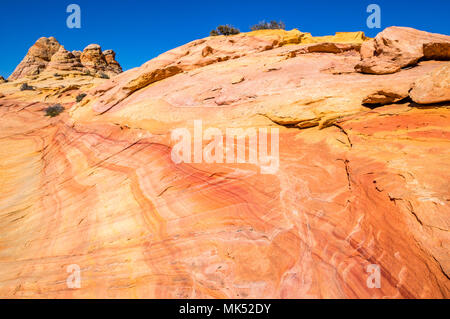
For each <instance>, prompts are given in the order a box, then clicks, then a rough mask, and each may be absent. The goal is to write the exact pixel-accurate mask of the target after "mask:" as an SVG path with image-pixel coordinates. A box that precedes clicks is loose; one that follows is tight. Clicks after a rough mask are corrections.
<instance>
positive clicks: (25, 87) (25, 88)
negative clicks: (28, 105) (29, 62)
mask: <svg viewBox="0 0 450 319" xmlns="http://www.w3.org/2000/svg"><path fill="white" fill-rule="evenodd" d="M20 90H21V91H34V87H32V86H31V85H28V83H23V84H22V85H21V86H20Z"/></svg>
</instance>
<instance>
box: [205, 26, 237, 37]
mask: <svg viewBox="0 0 450 319" xmlns="http://www.w3.org/2000/svg"><path fill="white" fill-rule="evenodd" d="M239 33H241V31H239V29H237V28H235V27H233V26H232V25H229V24H227V25H219V26H218V27H217V28H216V29H215V30H212V31H211V32H210V35H211V36H217V35H234V34H239Z"/></svg>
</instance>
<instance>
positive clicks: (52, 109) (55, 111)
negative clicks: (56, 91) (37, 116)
mask: <svg viewBox="0 0 450 319" xmlns="http://www.w3.org/2000/svg"><path fill="white" fill-rule="evenodd" d="M44 111H45V116H50V117H55V116H58V115H59V114H61V113H62V112H63V111H64V107H63V106H61V104H55V105H53V106H49V107H47V108H46V109H44Z"/></svg>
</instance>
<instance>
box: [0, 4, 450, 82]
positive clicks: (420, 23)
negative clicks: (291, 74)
mask: <svg viewBox="0 0 450 319" xmlns="http://www.w3.org/2000/svg"><path fill="white" fill-rule="evenodd" d="M71 3H76V4H78V5H80V7H81V24H82V25H81V29H69V28H67V27H66V19H67V17H68V15H69V14H68V13H66V7H67V6H68V5H69V4H71ZM371 3H376V4H378V5H379V6H380V7H381V23H382V25H381V27H382V29H384V28H386V27H388V26H392V25H398V26H409V27H414V28H417V29H422V30H425V31H430V32H436V33H443V34H447V35H450V22H449V21H450V20H449V13H450V0H426V1H423V0H368V1H366V0H340V1H335V0H322V1H321V0H307V1H304V0H257V1H255V0H225V1H224V0H220V1H219V0H208V1H203V0H197V1H189V0H184V1H180V0H165V1H160V0H108V1H106V0H69V1H65V0H21V1H20V0H0V17H1V28H0V35H1V38H0V39H1V41H0V43H1V46H2V47H1V48H0V49H1V52H2V53H1V59H0V75H3V76H4V77H7V76H9V74H10V73H11V72H12V71H13V70H14V68H15V67H16V65H17V64H18V63H19V62H20V61H21V60H22V58H23V57H24V55H25V54H26V52H27V50H28V48H29V47H30V46H31V45H32V44H33V43H34V42H35V41H36V40H37V39H38V38H40V37H42V36H47V37H48V36H54V37H56V39H58V41H59V42H60V43H61V44H63V45H64V47H65V48H66V49H68V50H75V49H77V50H81V49H83V48H84V47H85V46H87V45H88V44H90V43H98V44H100V45H101V46H102V49H104V50H105V49H113V50H115V51H116V53H117V60H118V61H119V63H120V64H121V65H122V67H123V68H124V69H125V70H127V69H130V68H133V67H136V66H139V65H141V64H143V63H144V62H146V61H148V60H150V59H151V58H153V57H155V56H157V55H158V54H160V53H162V52H165V51H167V50H169V49H172V48H174V47H177V46H179V45H182V44H185V43H187V42H189V41H192V40H194V39H198V38H202V37H205V36H208V34H209V31H210V30H211V29H213V28H215V27H216V26H217V25H219V24H227V23H229V24H233V25H234V26H236V27H238V28H240V29H241V31H248V30H249V27H250V26H251V25H252V24H255V23H257V22H258V21H261V20H272V19H274V20H283V21H284V22H285V23H286V26H287V29H292V28H298V29H299V30H301V31H305V32H311V33H312V34H313V35H326V34H334V32H336V31H364V32H365V33H366V34H367V35H369V36H374V35H376V34H377V33H378V32H379V31H380V29H369V28H368V27H367V26H366V19H367V17H368V15H369V14H368V13H366V8H367V6H368V5H369V4H371Z"/></svg>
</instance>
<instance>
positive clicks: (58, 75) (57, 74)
mask: <svg viewBox="0 0 450 319" xmlns="http://www.w3.org/2000/svg"><path fill="white" fill-rule="evenodd" d="M53 76H54V77H61V76H62V75H61V74H59V73H55V74H53Z"/></svg>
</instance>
